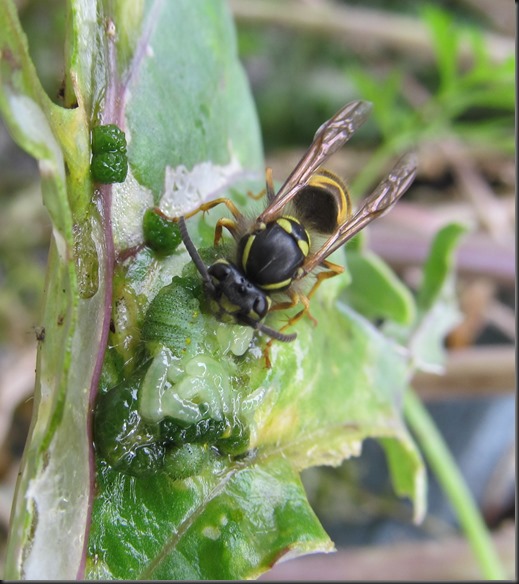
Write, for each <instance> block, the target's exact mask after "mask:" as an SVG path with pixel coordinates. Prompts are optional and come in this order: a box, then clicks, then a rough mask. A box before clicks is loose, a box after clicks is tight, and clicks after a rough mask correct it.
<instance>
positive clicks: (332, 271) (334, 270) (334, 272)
mask: <svg viewBox="0 0 519 584" xmlns="http://www.w3.org/2000/svg"><path fill="white" fill-rule="evenodd" d="M321 266H323V267H325V268H326V269H327V271H326V272H319V273H318V274H317V275H316V277H315V278H316V280H315V282H314V285H313V286H312V288H311V289H310V292H308V294H307V298H308V299H310V298H312V296H313V295H314V294H315V293H316V292H317V288H319V286H320V285H321V284H322V282H324V281H325V280H328V279H329V278H333V277H335V276H338V275H339V274H342V273H343V272H344V268H343V267H342V266H339V264H334V263H332V262H329V261H328V260H324V261H322V262H321Z"/></svg>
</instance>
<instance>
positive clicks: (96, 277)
mask: <svg viewBox="0 0 519 584" xmlns="http://www.w3.org/2000/svg"><path fill="white" fill-rule="evenodd" d="M0 11H1V12H0V16H2V17H5V19H4V18H2V20H3V21H5V22H6V23H7V26H6V27H5V29H4V28H3V29H2V34H3V36H2V37H1V41H2V45H1V46H2V55H3V56H5V55H8V56H9V59H5V58H4V59H2V61H1V66H2V69H1V71H2V97H1V101H0V105H1V107H2V112H3V114H4V116H5V118H6V121H7V124H8V126H9V128H10V130H11V132H12V133H13V135H14V136H15V138H16V139H17V140H18V142H19V143H20V145H21V146H22V147H23V148H25V149H27V151H29V152H30V153H32V154H33V155H34V156H36V157H37V158H38V159H39V160H40V167H41V168H42V175H43V191H44V200H45V204H46V205H47V207H48V209H49V213H50V216H51V219H52V221H53V228H54V230H53V241H52V245H51V252H50V255H49V270H48V279H47V288H46V298H45V308H44V313H43V325H44V326H45V329H46V338H45V341H44V342H43V343H42V344H41V349H40V354H39V361H38V376H37V377H38V381H37V387H36V399H35V419H34V422H33V426H32V433H31V438H30V441H29V443H28V446H27V449H26V453H25V457H24V464H23V467H22V475H21V478H20V481H19V484H18V489H17V495H16V503H15V509H14V513H13V521H12V531H11V534H10V540H9V548H8V562H7V568H6V575H7V577H9V578H12V579H19V578H48V579H56V578H67V579H75V578H77V577H79V578H82V577H83V575H84V568H85V564H86V570H87V571H86V575H87V576H88V577H100V578H101V577H102V578H114V577H116V578H132V577H134V578H136V577H138V578H163V579H174V578H179V579H180V578H192V579H194V578H207V579H217V578H223V579H236V578H252V577H256V576H258V575H259V574H260V573H261V572H263V571H265V570H266V569H268V568H269V567H270V566H271V565H272V563H273V562H275V561H276V560H277V559H278V558H280V557H282V556H283V555H285V554H290V555H297V554H299V553H306V552H309V551H317V550H321V551H329V550H330V549H331V548H332V543H331V542H330V540H329V539H328V537H327V536H326V534H325V533H324V532H323V530H322V527H321V526H320V524H319V522H318V521H317V519H316V517H315V515H314V514H313V512H312V510H311V509H310V507H309V505H308V502H307V501H306V496H305V494H304V492H303V489H302V487H301V483H300V481H299V476H298V473H299V471H300V470H302V469H304V468H306V467H308V466H311V465H316V464H333V465H337V464H340V462H341V461H342V460H343V459H344V458H346V457H348V456H353V455H358V454H359V452H360V449H361V445H362V441H363V440H364V439H365V438H367V437H374V438H380V439H383V440H384V446H385V448H386V451H387V453H388V456H389V457H390V460H393V462H392V463H391V470H392V473H393V481H394V484H395V488H396V489H397V492H398V493H399V494H400V495H402V496H407V497H409V498H410V499H411V500H412V501H413V503H414V506H415V512H416V514H417V516H420V515H421V514H422V510H423V500H424V480H423V466H422V463H421V459H420V456H419V454H418V452H417V451H416V448H415V446H414V443H413V442H412V440H411V438H410V436H409V434H408V432H407V430H406V428H405V425H404V424H403V423H402V418H401V401H402V391H403V389H404V388H405V386H406V384H407V379H408V377H409V363H408V360H407V357H406V356H405V354H404V353H403V352H402V350H401V347H399V346H398V345H396V344H395V343H393V342H392V341H390V340H388V339H387V338H385V337H384V336H383V335H382V334H381V333H380V332H379V331H377V330H376V329H375V328H373V327H372V325H371V324H370V323H369V322H368V321H366V320H364V319H363V318H362V317H360V316H359V315H357V314H356V313H355V312H353V311H352V310H350V309H349V308H347V307H346V306H345V305H344V304H343V303H340V302H338V303H337V302H336V301H335V292H337V291H338V289H339V287H340V285H342V284H339V283H337V282H336V283H335V285H334V284H333V283H330V285H329V286H326V289H323V291H322V292H321V291H320V292H319V294H317V295H316V299H315V302H313V304H312V314H313V315H314V316H315V317H316V318H317V320H318V321H319V325H318V326H317V327H314V326H313V324H312V323H311V322H310V320H309V319H305V320H304V321H302V322H300V323H298V326H297V332H298V335H299V336H298V339H297V341H296V342H294V343H291V344H282V343H276V344H274V345H273V346H272V348H271V360H272V369H270V370H267V369H266V368H265V361H264V359H263V356H262V349H264V346H265V340H264V339H262V338H261V337H260V336H259V335H258V334H256V335H255V336H254V339H253V341H252V343H251V345H250V347H249V340H250V338H251V336H252V333H253V331H252V329H247V328H245V327H236V326H230V325H224V324H221V323H217V322H216V320H215V318H214V316H213V315H212V314H211V312H210V311H209V310H208V308H207V302H206V300H205V298H204V297H203V295H202V293H201V288H202V287H201V281H200V275H199V274H198V273H197V272H196V269H195V268H194V266H193V265H192V263H191V262H190V261H189V258H188V255H187V254H186V252H185V250H184V248H183V247H179V248H178V249H176V250H172V253H171V255H169V256H165V257H158V254H156V253H153V252H152V251H151V250H150V249H149V248H147V247H145V246H144V245H143V237H144V235H143V217H144V215H145V212H146V210H147V209H148V208H149V207H151V206H154V205H158V206H159V207H160V209H161V210H162V211H163V212H164V213H165V214H170V215H174V214H177V215H178V214H179V213H185V212H187V211H189V210H191V209H194V208H195V207H197V206H198V205H199V204H200V203H201V202H203V201H205V200H208V199H209V198H211V197H215V196H217V195H220V194H229V193H231V194H232V196H233V200H234V201H235V202H236V204H238V205H239V206H240V209H247V210H251V213H252V212H253V211H252V210H253V208H254V207H255V206H256V208H258V207H259V208H261V202H258V203H254V202H253V201H251V199H250V198H249V197H247V196H246V192H247V190H248V189H249V188H252V189H253V190H254V191H255V192H258V191H259V190H260V189H261V187H262V183H263V179H262V178H261V180H260V181H258V180H255V179H254V176H257V175H259V176H261V175H262V174H263V172H262V171H261V172H259V171H260V169H262V168H263V161H262V154H261V140H260V134H259V128H258V123H257V120H256V116H255V112H254V108H253V103H252V99H251V96H250V92H249V89H248V86H247V83H246V79H245V76H244V73H243V71H242V69H241V66H240V64H239V61H238V58H237V54H236V42H235V37H234V29H233V24H232V19H231V16H230V13H229V11H228V9H227V6H226V4H225V3H223V2H214V0H200V2H197V3H193V2H192V1H191V0H178V1H177V2H153V3H145V2H139V3H135V10H134V11H132V12H131V14H130V11H128V10H127V3H124V2H118V1H115V2H110V3H102V2H94V1H89V0H82V1H80V0H76V1H74V0H70V6H69V22H68V27H69V29H68V34H69V38H68V43H67V48H68V53H67V63H68V70H67V74H66V87H65V103H66V104H69V105H75V106H77V107H74V108H73V109H64V108H60V107H58V106H56V105H54V104H52V103H51V102H50V101H49V100H48V98H47V97H46V96H45V95H44V94H43V92H42V91H41V88H40V87H39V84H38V81H37V79H36V76H35V73H34V68H33V66H32V64H31V62H30V59H29V57H28V53H27V46H26V42H25V39H24V37H23V33H22V32H21V29H20V26H19V23H18V22H17V19H16V12H15V9H14V7H13V4H12V2H10V1H6V2H3V3H2V4H1V8H0ZM5 51H7V52H5ZM99 124H102V125H109V124H115V125H116V126H117V127H118V128H119V129H120V130H121V131H122V132H124V134H125V137H126V140H127V152H128V161H129V169H128V175H127V177H126V180H125V182H124V183H121V184H113V185H111V184H110V185H107V184H102V185H99V187H98V188H97V189H96V190H94V185H93V183H92V180H91V178H90V162H91V152H90V148H91V146H90V144H91V129H92V128H93V127H95V126H97V125H99ZM251 171H252V174H253V175H254V176H253V177H252V178H251V176H250V175H251ZM247 212H248V211H247ZM220 216H221V215H220ZM216 217H217V214H216V213H212V214H210V218H209V220H208V221H205V220H202V219H201V218H198V219H195V218H193V219H192V220H191V221H190V222H189V230H190V233H192V236H193V239H194V241H195V242H196V243H198V242H199V241H203V242H204V243H205V245H208V244H209V240H210V239H211V238H212V233H213V230H212V227H214V221H215V218H216ZM224 249H225V248H224ZM216 253H219V250H214V249H212V248H211V249H209V250H205V252H204V254H205V255H204V256H203V257H204V259H206V258H207V259H210V258H214V256H215V254H216ZM184 272H185V273H184ZM175 276H181V278H180V281H181V282H183V284H182V285H184V286H185V294H184V295H182V294H178V301H179V302H183V303H184V305H183V306H180V307H179V310H178V313H175V314H173V315H171V316H172V320H171V322H173V323H174V324H175V318H177V317H179V315H180V316H181V315H189V319H191V320H190V321H189V323H188V324H192V323H196V325H195V326H193V327H192V328H190V330H189V334H186V328H185V326H184V327H183V326H179V327H177V329H175V330H174V331H173V332H174V333H175V334H174V335H172V337H173V340H172V341H171V342H173V343H175V347H174V349H175V350H173V349H172V350H171V351H170V353H171V361H169V362H167V363H166V364H165V366H164V369H160V367H158V366H157V368H155V366H156V365H157V361H156V359H157V356H160V355H162V354H163V353H161V348H160V347H159V345H160V342H159V341H157V339H155V338H154V337H153V334H154V333H155V332H156V331H157V329H158V328H160V324H161V323H160V322H158V323H153V322H151V324H150V321H147V320H146V319H147V315H148V313H147V311H148V308H149V307H150V306H151V305H152V303H153V301H154V298H155V297H156V296H157V294H158V293H159V291H160V290H162V289H164V288H165V287H166V286H168V285H171V284H172V279H173V278H174V277H175ZM195 278H196V279H197V282H198V284H197V285H195V286H193V285H191V284H188V282H192V280H193V279H195ZM335 280H339V278H336V279H335ZM175 282H178V280H175ZM341 282H343V281H341ZM159 308H160V307H159ZM184 309H185V311H187V312H183V310H184ZM182 320H183V321H184V322H183V323H181V324H182V325H186V322H187V320H188V318H187V317H185V318H184V317H183V318H182ZM272 320H273V325H277V326H278V327H279V326H280V323H279V320H278V321H277V322H276V318H275V316H273V317H272ZM149 327H151V332H150V328H149ZM236 329H239V330H236ZM109 331H111V332H109ZM244 331H245V334H244ZM168 332H171V330H170V329H169V328H168ZM159 333H160V339H161V340H163V337H164V335H163V334H162V333H163V331H162V332H160V331H159ZM191 333H196V334H191ZM247 335H248V336H247ZM107 341H108V342H107ZM107 344H108V345H109V348H108V350H107V351H106V355H105V349H106V345H107ZM154 344H155V346H154ZM154 349H155V350H156V351H157V352H154ZM164 353H165V352H164ZM103 358H104V364H103V370H102V372H101V370H100V367H101V363H102V360H103ZM151 364H153V365H154V368H153V369H152V368H151ZM158 365H160V363H158ZM142 371H144V373H145V374H144V375H143V378H145V379H146V383H147V384H148V385H147V386H146V387H147V389H148V390H149V389H150V387H151V388H153V387H152V385H151V386H150V384H153V383H156V384H157V387H159V385H160V383H162V382H163V378H164V374H165V373H166V374H167V376H169V377H168V383H169V385H170V386H171V387H172V392H170V393H172V395H173V398H177V397H178V395H177V394H176V393H175V392H179V391H180V389H179V388H180V387H181V386H182V387H183V389H186V388H187V390H190V389H192V388H193V387H194V388H195V389H194V394H195V397H196V398H197V399H198V400H199V402H198V404H199V405H200V406H204V407H205V406H207V405H208V403H209V402H210V405H211V406H212V407H214V411H215V412H216V414H218V413H220V412H219V409H218V408H220V409H221V410H223V411H224V412H225V414H227V413H228V412H230V413H231V414H232V416H230V417H232V418H233V421H234V414H236V416H235V417H236V419H237V420H238V421H239V424H242V425H243V427H244V428H245V430H246V431H244V432H243V433H241V428H242V426H240V425H239V424H236V425H235V426H233V428H232V430H234V429H236V428H238V430H240V432H238V433H237V434H233V433H232V432H231V433H230V434H229V433H228V434H225V435H224V434H222V435H218V439H217V440H216V441H215V443H214V444H212V443H210V444H207V445H206V444H202V446H201V448H200V449H199V450H197V451H196V452H194V451H193V452H194V454H197V453H198V454H200V460H198V459H197V460H191V461H190V464H191V466H190V468H191V470H193V472H196V473H197V474H192V476H189V477H187V478H182V479H181V478H180V477H183V476H185V475H186V474H187V473H186V472H184V471H186V468H185V467H183V468H179V464H181V459H182V457H183V456H189V455H190V452H189V448H187V449H182V450H181V449H180V448H182V446H181V447H180V448H178V447H177V446H178V445H175V446H174V448H173V449H172V450H170V451H169V455H170V457H169V458H168V459H166V460H165V459H163V458H161V456H162V450H161V448H153V446H154V445H155V443H154V442H153V441H154V440H155V437H156V436H158V435H160V432H161V430H162V427H157V426H154V427H153V428H152V429H151V430H150V432H148V426H146V424H150V423H151V422H149V421H144V422H142V424H143V425H142V426H141V420H139V424H137V425H136V426H135V427H134V426H132V424H131V419H130V418H125V417H124V416H123V417H122V418H119V417H116V416H115V415H114V417H113V418H109V419H110V422H111V427H110V428H108V429H109V430H110V432H111V433H112V439H113V440H114V441H117V440H119V441H121V442H120V444H122V447H123V449H124V448H126V447H128V448H132V447H133V446H136V447H139V446H141V445H142V444H141V442H140V441H139V440H141V439H142V438H143V437H144V439H145V440H148V441H150V442H151V446H150V451H152V452H153V456H155V457H156V459H157V466H155V465H154V461H150V460H149V459H146V457H145V456H144V458H143V459H141V458H140V459H139V473H140V471H143V472H144V473H147V476H138V477H137V476H129V475H127V474H124V473H122V472H119V471H117V470H114V469H113V468H111V467H109V466H108V465H107V464H106V462H105V461H104V459H103V458H102V457H101V450H102V449H103V448H105V449H109V448H110V443H108V445H107V444H106V443H103V441H102V440H99V441H98V443H97V451H96V454H97V459H96V468H97V470H98V474H97V476H94V472H95V469H94V468H93V463H92V459H93V455H94V453H93V452H92V450H91V449H92V443H91V438H92V435H91V427H92V420H91V417H90V416H91V412H92V410H93V408H94V398H95V396H96V391H97V388H98V386H99V388H100V391H101V395H102V398H100V399H99V404H102V403H103V402H104V403H109V404H112V405H113V404H114V403H115V402H117V400H115V399H114V400H113V401H112V400H110V399H108V398H106V400H105V399H104V398H105V397H106V396H110V397H113V394H111V393H110V392H111V391H114V388H115V387H118V386H120V384H123V387H130V388H131V389H132V391H133V390H135V392H136V394H135V396H133V395H132V397H134V398H135V399H134V400H133V402H132V407H133V406H134V405H135V407H136V408H139V407H140V406H142V403H140V401H139V400H141V399H142V389H143V388H142V385H141V384H140V382H137V381H135V377H134V375H136V374H137V373H139V372H142ZM148 373H149V375H147V374H148ZM169 378H173V381H171V382H170V381H169ZM134 382H135V384H134ZM124 384H126V385H124ZM182 384H184V385H182ZM190 384H191V385H190ZM197 384H200V385H197ZM204 384H205V385H204ZM161 388H162V386H161ZM197 391H198V393H197ZM116 397H117V396H116ZM148 397H149V394H148ZM170 397H171V395H170ZM184 397H185V396H184ZM187 401H188V398H185V402H186V403H187ZM158 402H159V404H160V400H155V401H154V400H153V399H150V400H148V402H147V404H145V405H147V407H148V408H152V407H153V405H154V404H157V403H158ZM150 404H151V406H150ZM100 407H101V406H100ZM135 411H137V410H135V409H134V410H132V412H135ZM200 411H201V409H200V410H199V412H200ZM118 413H120V412H118ZM138 413H139V415H140V416H141V418H142V417H143V416H142V412H138ZM105 414H106V415H108V414H110V412H109V411H108V412H105ZM216 414H215V415H216ZM101 419H102V417H101ZM121 420H122V421H121ZM160 421H161V422H162V421H163V420H160ZM119 422H121V424H122V426H123V427H124V429H125V430H126V431H127V433H129V434H130V435H131V436H130V438H131V440H130V441H129V442H123V437H121V434H120V433H118V430H119V429H120V427H119V426H118V424H119ZM105 426H110V424H108V423H107V424H105ZM245 426H246V427H245ZM141 429H142V435H140V434H139V435H136V434H138V433H140V431H141ZM134 430H135V432H134V433H133V434H132V432H133V431H134ZM96 431H97V430H96ZM101 432H102V430H101ZM247 432H249V433H250V434H248V433H247ZM238 434H239V435H238ZM204 436H205V435H204ZM249 436H250V443H249V444H247V439H248V438H249ZM103 437H107V439H109V438H110V437H109V436H108V435H106V436H104V435H103ZM124 439H125V438H124ZM168 439H169V436H168ZM225 440H227V442H224V441H225ZM131 441H133V442H131ZM130 442H131V444H130ZM245 446H248V450H247V452H245V453H244V452H243V449H244V447H245ZM193 452H192V454H193ZM395 453H396V454H395ZM130 454H133V453H130ZM138 454H139V455H140V454H142V452H139V453H138ZM144 454H145V453H144ZM166 454H168V453H166ZM166 454H165V455H164V456H166ZM206 455H207V458H206ZM179 459H180V463H179ZM397 459H401V463H400V464H396V462H394V461H396V460H397ZM148 463H149V464H148ZM186 466H189V465H186ZM168 469H169V470H168ZM199 469H200V470H199ZM188 470H189V469H188ZM148 471H150V472H148ZM169 471H172V472H171V473H170V474H168V472H169ZM139 473H138V474H139ZM94 479H95V480H96V482H95V489H94ZM64 502H66V504H64ZM91 509H93V514H92V516H91V517H90V516H89V513H90V511H91ZM90 520H91V530H90V531H89V525H90ZM87 538H88V539H87ZM87 550H88V555H87V557H85V553H87Z"/></svg>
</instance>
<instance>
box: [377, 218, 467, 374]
mask: <svg viewBox="0 0 519 584" xmlns="http://www.w3.org/2000/svg"><path fill="white" fill-rule="evenodd" d="M464 232H465V227H463V226H462V225H459V224H456V223H453V224H450V225H447V226H446V227H444V228H442V229H440V231H439V232H438V233H437V234H436V237H435V238H434V240H433V243H432V245H431V249H430V251H429V255H428V258H427V260H426V262H425V266H424V270H423V276H422V283H421V286H420V288H419V290H418V293H417V301H416V303H417V308H418V310H417V315H416V318H415V320H414V322H413V323H411V324H410V325H408V326H401V325H398V324H396V323H392V322H387V323H385V325H384V327H383V330H384V332H385V333H386V334H388V335H390V336H392V337H394V338H395V339H397V340H398V342H400V343H402V344H403V345H405V346H407V347H408V349H409V351H410V354H411V357H412V361H413V365H414V366H415V367H417V368H418V369H423V370H425V371H431V372H436V373H440V372H441V371H442V369H443V363H444V361H445V349H444V339H445V336H446V335H447V333H448V332H449V331H450V330H451V329H452V328H453V327H454V326H455V325H456V324H457V323H458V322H459V320H460V318H461V315H460V311H459V308H458V302H457V295H456V289H455V277H454V252H455V250H456V245H457V244H458V241H459V238H460V236H461V235H462V234H463V233H464Z"/></svg>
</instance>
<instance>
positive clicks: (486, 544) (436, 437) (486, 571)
mask: <svg viewBox="0 0 519 584" xmlns="http://www.w3.org/2000/svg"><path fill="white" fill-rule="evenodd" d="M404 408H405V416H406V419H407V422H408V423H409V426H410V428H411V429H412V431H413V432H414V433H415V435H416V437H417V439H418V441H419V443H420V445H421V449H422V452H423V453H424V455H425V457H426V459H427V461H428V463H429V465H430V467H431V469H432V471H433V472H434V474H435V475H436V478H437V480H438V482H439V483H440V485H441V486H442V487H443V489H444V491H445V493H446V494H447V497H448V498H449V499H450V501H451V504H452V506H453V507H454V510H455V512H456V513H457V515H458V519H459V522H460V524H461V526H462V528H463V530H464V532H465V534H466V536H467V539H468V540H469V543H470V545H471V546H472V549H473V551H474V554H475V556H476V558H477V560H478V562H479V564H480V566H481V570H482V572H483V575H484V576H485V578H486V579H487V580H505V579H506V576H505V574H504V569H503V567H502V565H501V562H500V560H499V558H498V556H497V554H496V551H495V549H494V546H493V543H492V540H491V538H490V535H489V533H488V530H487V528H486V526H485V523H484V521H483V519H482V517H481V515H480V513H479V511H478V509H477V506H476V504H475V502H474V499H473V497H472V494H471V493H470V491H469V489H468V487H467V485H466V483H465V481H464V479H463V477H462V475H461V473H460V471H459V469H458V467H457V465H456V463H455V461H454V459H453V458H452V455H451V453H450V452H449V450H448V448H447V445H446V444H445V442H444V440H443V438H442V436H441V435H440V433H439V432H438V429H437V428H436V425H435V424H434V422H433V420H432V419H431V417H430V416H429V414H428V412H427V410H426V409H425V407H424V406H423V404H422V402H421V401H420V399H419V398H418V397H417V396H416V394H415V393H414V392H413V391H412V390H410V391H408V392H407V393H406V399H405V406H404Z"/></svg>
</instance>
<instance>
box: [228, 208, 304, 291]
mask: <svg viewBox="0 0 519 584" xmlns="http://www.w3.org/2000/svg"><path fill="white" fill-rule="evenodd" d="M309 250H310V237H309V235H308V233H307V231H306V229H305V228H304V227H303V226H302V225H301V223H300V222H299V221H298V220H297V219H294V218H293V217H279V218H278V219H276V220H275V221H272V222H271V223H267V225H266V226H265V228H264V229H260V230H258V231H256V232H254V233H251V234H248V235H245V236H244V237H243V238H242V240H241V241H240V246H239V250H238V257H240V258H241V262H242V266H243V270H244V271H245V273H246V274H247V277H248V278H249V279H250V280H251V281H252V282H254V283H255V284H256V285H257V286H259V287H260V288H262V289H263V290H275V291H282V290H286V289H287V288H288V287H289V286H290V284H291V283H292V280H293V279H294V277H295V275H296V273H297V270H298V269H299V268H300V267H301V265H302V264H303V262H304V260H305V258H306V256H307V255H308V252H309Z"/></svg>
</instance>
